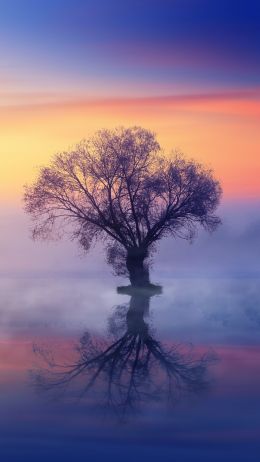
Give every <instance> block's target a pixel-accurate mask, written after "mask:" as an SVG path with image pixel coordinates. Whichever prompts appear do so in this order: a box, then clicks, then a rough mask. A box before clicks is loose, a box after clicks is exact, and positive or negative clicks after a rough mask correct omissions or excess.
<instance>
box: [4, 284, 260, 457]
mask: <svg viewBox="0 0 260 462" xmlns="http://www.w3.org/2000/svg"><path fill="white" fill-rule="evenodd" d="M117 282H118V281H116V280H115V279H113V278H112V277H111V278H107V279H106V280H105V281H98V280H97V279H95V278H93V277H92V278H91V277H89V278H86V279H85V278H77V277H74V278H72V277H66V278H64V277H63V278H62V277H53V278H39V277H35V278H30V279H29V278H18V279H17V278H16V279H11V278H2V279H1V293H2V294H3V296H2V300H1V305H0V306H1V308H0V316H1V340H0V342H1V343H0V348H1V382H0V388H1V394H0V396H1V398H0V406H1V417H0V427H1V433H0V434H1V436H0V440H1V452H2V454H3V460H8V461H10V462H11V461H18V460H21V454H22V460H27V461H34V460H35V459H37V460H46V459H50V455H51V460H62V461H64V460H65V461H67V460H68V461H69V460H78V459H79V458H80V457H83V456H84V457H87V458H88V459H89V460H103V459H104V458H105V459H107V460H115V461H117V460H118V461H119V460H121V459H122V457H123V458H124V460H126V461H128V460H129V461H130V460H133V459H135V460H142V459H143V458H148V459H150V460H158V458H159V457H160V458H162V459H163V460H165V461H172V460H174V458H176V459H177V460H183V461H186V460H188V461H189V460H190V461H193V460H207V461H208V460H213V461H214V460H216V461H219V460H236V461H237V460H238V461H240V460H241V461H247V460H248V461H256V460H259V459H258V458H259V450H260V447H259V436H260V421H259V414H260V413H259V411H260V405H259V403H260V401H259V389H260V387H259V385H260V372H259V367H258V364H259V355H260V347H259V322H260V321H259V320H260V304H259V299H260V296H259V290H258V288H259V280H258V279H257V278H255V279H254V278H241V277H240V278H210V279H206V278H203V279H202V278H178V279H174V280H173V279H167V278H164V280H163V281H160V282H163V293H162V295H156V296H154V297H152V298H151V303H150V316H149V319H150V321H149V322H150V325H151V329H152V332H153V333H154V336H155V337H156V338H157V339H158V340H160V341H161V342H163V343H164V344H166V345H170V344H173V343H175V344H176V343H177V344H180V343H185V344H188V343H190V342H191V343H192V344H193V346H194V350H193V351H194V354H195V355H197V356H198V355H201V354H203V353H204V352H206V351H208V350H209V349H210V350H211V351H214V352H215V353H216V355H217V356H218V361H217V362H215V363H214V364H212V365H209V371H208V374H209V379H210V387H209V389H208V390H207V391H206V392H205V393H201V394H198V395H197V394H186V395H185V396H182V398H181V399H180V400H178V402H176V403H175V404H174V406H173V407H172V408H170V409H168V410H167V406H161V405H159V404H158V403H156V402H155V403H151V404H149V405H148V406H147V405H146V406H143V408H142V409H140V410H139V411H140V412H138V413H137V415H136V416H135V418H133V417H131V418H130V419H129V420H128V421H127V422H124V424H122V422H121V423H120V422H119V421H118V420H117V419H116V417H115V416H113V417H112V416H111V415H109V416H108V415H107V414H106V415H104V413H103V410H102V408H101V409H100V408H98V407H96V406H95V398H96V394H95V393H96V392H95V390H92V391H91V393H90V394H89V395H88V396H86V397H84V399H83V400H80V401H78V400H75V399H74V396H73V394H71V396H69V397H68V396H67V397H66V399H59V400H58V399H57V397H56V398H55V400H54V401H53V397H52V399H50V397H48V398H47V397H46V396H44V395H43V394H39V395H38V394H37V393H35V390H34V389H33V387H32V384H31V383H30V379H29V374H28V371H29V370H30V369H32V368H33V367H35V366H36V363H37V361H38V359H37V357H35V355H34V354H33V351H32V344H33V343H35V342H36V343H38V344H41V345H48V347H50V348H52V349H53V348H54V349H55V350H57V351H62V355H63V356H64V357H66V358H69V357H70V354H71V351H72V348H73V346H74V344H75V342H77V341H78V340H79V338H80V337H81V336H82V334H83V333H84V332H85V331H86V330H88V331H90V332H91V334H92V335H94V336H97V337H99V338H106V337H107V334H108V319H109V317H111V315H112V313H113V311H114V309H115V307H116V306H117V305H122V304H126V303H128V302H129V296H128V295H119V294H117V292H116V283H117Z"/></svg>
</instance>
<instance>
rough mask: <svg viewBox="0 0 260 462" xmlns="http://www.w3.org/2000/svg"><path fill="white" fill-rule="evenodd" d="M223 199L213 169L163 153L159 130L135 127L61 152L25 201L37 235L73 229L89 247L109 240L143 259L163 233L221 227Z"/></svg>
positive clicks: (178, 234) (188, 234)
mask: <svg viewBox="0 0 260 462" xmlns="http://www.w3.org/2000/svg"><path fill="white" fill-rule="evenodd" d="M220 196H221V187H220V184H219V182H218V181H217V180H216V179H215V178H214V176H213V173H212V171H211V170H209V169H207V168H205V167H204V166H203V165H201V164H200V163H197V162H196V161H194V160H188V159H186V158H185V156H184V155H183V154H182V153H180V152H177V153H176V152H172V153H170V154H169V155H165V154H164V153H163V152H162V150H161V148H160V145H159V143H158V142H157V140H156V137H155V135H154V133H152V132H151V131H150V130H146V129H143V128H140V127H131V128H117V129H115V130H105V129H104V130H100V131H98V132H97V133H96V135H95V136H93V137H92V138H90V139H88V140H84V141H82V142H80V143H79V144H78V145H76V147H75V148H74V149H71V150H69V151H67V152H61V153H58V154H56V155H55V156H54V157H53V159H52V161H51V163H50V165H49V166H46V167H45V166H44V167H42V168H41V169H40V171H39V175H38V178H37V179H36V181H35V183H34V184H32V185H30V186H26V189H25V195H24V200H25V210H26V212H28V213H29V214H30V215H31V216H32V218H33V222H34V226H33V237H34V238H43V239H48V238H51V237H54V236H61V235H62V234H63V233H64V232H68V233H69V235H70V236H71V237H72V238H76V239H77V240H78V241H79V243H80V244H81V245H82V246H83V248H84V249H85V250H88V249H89V247H90V246H91V243H92V242H93V240H95V239H103V240H105V241H106V244H107V246H108V248H110V250H111V248H113V246H114V245H115V246H116V247H118V248H120V249H123V250H124V251H126V252H127V253H131V252H142V253H143V257H144V258H145V257H146V256H147V254H148V251H149V249H150V248H151V247H152V246H153V245H154V243H155V242H156V241H158V240H159V239H161V238H162V237H163V236H167V235H172V236H173V237H182V238H185V239H191V238H192V237H193V236H194V235H195V234H196V230H197V228H198V226H199V225H201V226H202V227H203V228H205V229H206V230H209V231H213V230H215V229H216V227H217V226H218V224H219V223H220V219H219V218H218V217H217V216H216V215H215V210H216V208H217V206H218V204H219V200H220Z"/></svg>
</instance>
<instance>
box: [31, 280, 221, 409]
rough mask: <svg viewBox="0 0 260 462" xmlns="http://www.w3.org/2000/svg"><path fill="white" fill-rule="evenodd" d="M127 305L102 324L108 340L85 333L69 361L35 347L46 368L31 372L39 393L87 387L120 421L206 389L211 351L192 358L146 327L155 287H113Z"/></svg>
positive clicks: (85, 390) (82, 393) (190, 353)
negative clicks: (142, 408) (142, 407)
mask: <svg viewBox="0 0 260 462" xmlns="http://www.w3.org/2000/svg"><path fill="white" fill-rule="evenodd" d="M118 290H119V291H120V292H124V293H127V294H129V295H130V302H129V303H128V304H125V305H120V306H117V307H116V308H115V310H114V312H113V314H112V316H110V318H109V321H108V330H109V339H108V340H104V339H100V338H96V337H94V336H92V335H90V334H89V333H88V332H86V333H85V334H84V335H83V336H82V337H81V339H80V341H79V344H78V345H77V347H76V359H75V361H74V362H72V363H69V362H68V363H63V362H62V363H61V364H59V363H57V362H56V361H55V360H54V358H53V356H52V354H50V353H47V351H46V350H45V349H42V348H40V347H38V346H35V353H37V354H38V355H39V356H40V357H41V358H42V359H44V361H45V365H47V367H45V368H41V369H39V370H34V371H33V374H32V376H33V382H34V385H35V386H36V387H37V388H40V389H41V390H47V391H53V390H57V391H58V392H61V391H63V392H66V391H68V389H69V388H70V387H74V386H75V385H76V388H77V393H78V396H80V397H84V396H86V395H87V393H88V392H90V390H91V389H92V390H93V391H95V396H98V400H99V402H101V404H102V406H103V407H104V406H106V407H108V408H113V410H114V411H116V412H117V413H119V414H120V416H121V417H123V416H126V414H127V413H129V412H130V411H136V410H137V409H138V408H139V407H140V405H141V404H143V405H145V404H148V405H149V403H151V402H159V401H165V402H166V403H168V404H172V403H174V402H175V401H176V400H177V399H178V398H179V397H180V394H182V393H187V392H195V393H197V392H200V391H202V390H205V388H207V386H208V380H207V368H208V365H209V363H210V362H212V361H213V360H214V355H213V354H212V353H207V354H204V355H201V356H200V357H196V356H195V354H194V352H193V351H192V348H191V347H190V348H187V347H184V346H182V345H174V346H172V345H171V346H170V345H165V344H162V343H161V342H160V341H158V340H157V339H156V338H155V335H154V333H153V329H152V328H151V326H150V325H149V321H148V318H149V305H150V299H151V297H152V296H154V295H156V294H158V293H160V291H161V288H160V287H158V286H153V287H152V286H150V287H149V288H147V287H146V288H141V287H133V286H128V287H125V288H120V289H118Z"/></svg>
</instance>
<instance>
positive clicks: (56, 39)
mask: <svg viewBox="0 0 260 462" xmlns="http://www.w3.org/2000/svg"><path fill="white" fill-rule="evenodd" d="M259 20H260V7H259V2H258V1H255V2H254V1H245V0H242V1H237V2H231V1H228V0H219V1H218V2H209V1H208V0H163V1H162V0H161V1H159V0H131V1H130V0H124V1H119V0H110V1H104V0H95V1H94V0H85V1H79V0H75V1H73V2H72V1H71V0H45V1H42V0H38V1H37V2H35V1H33V0H9V1H8V2H6V1H4V0H0V52H1V65H0V150H1V171H0V188H1V203H2V204H3V203H4V204H9V203H16V204H17V203H18V202H19V201H20V198H21V195H22V187H23V184H24V183H26V182H30V181H31V180H32V178H34V177H35V175H36V172H37V170H36V167H37V166H38V165H40V164H42V163H46V162H48V160H49V159H50V157H51V155H52V154H53V153H55V152H56V151H59V150H64V149H67V148H68V147H69V146H71V145H73V144H74V143H76V142H78V141H79V140H80V139H82V138H84V137H88V136H89V135H91V134H92V133H93V132H94V131H95V130H96V129H99V128H103V127H114V126H117V125H125V126H127V125H141V126H144V127H146V128H151V129H152V130H154V131H155V132H156V133H157V134H158V139H159V141H160V143H161V145H162V147H163V148H165V149H166V151H167V150H170V149H171V148H176V147H177V148H179V149H181V150H183V151H184V152H185V153H187V155H189V156H190V157H193V158H195V159H198V160H200V161H202V162H205V163H207V164H208V165H210V166H211V167H212V168H213V169H214V171H215V173H216V176H217V177H218V178H219V179H220V180H221V182H222V185H223V189H224V198H234V197H235V198H258V197H259V196H260V182H259V175H260V155H259V146H260V131H259V122H260V59H259V53H260V29H259Z"/></svg>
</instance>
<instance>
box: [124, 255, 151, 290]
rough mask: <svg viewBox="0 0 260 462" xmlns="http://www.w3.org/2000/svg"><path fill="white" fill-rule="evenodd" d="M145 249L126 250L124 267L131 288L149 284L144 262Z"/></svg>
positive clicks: (145, 256) (147, 270)
mask: <svg viewBox="0 0 260 462" xmlns="http://www.w3.org/2000/svg"><path fill="white" fill-rule="evenodd" d="M147 256H148V252H147V249H140V248H139V247H133V248H131V249H129V250H128V252H127V257H126V267H127V269H128V272H129V278H130V282H131V284H132V286H136V287H142V286H147V285H149V284H150V279H149V269H148V267H147V266H146V265H145V263H144V260H145V259H146V258H147Z"/></svg>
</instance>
